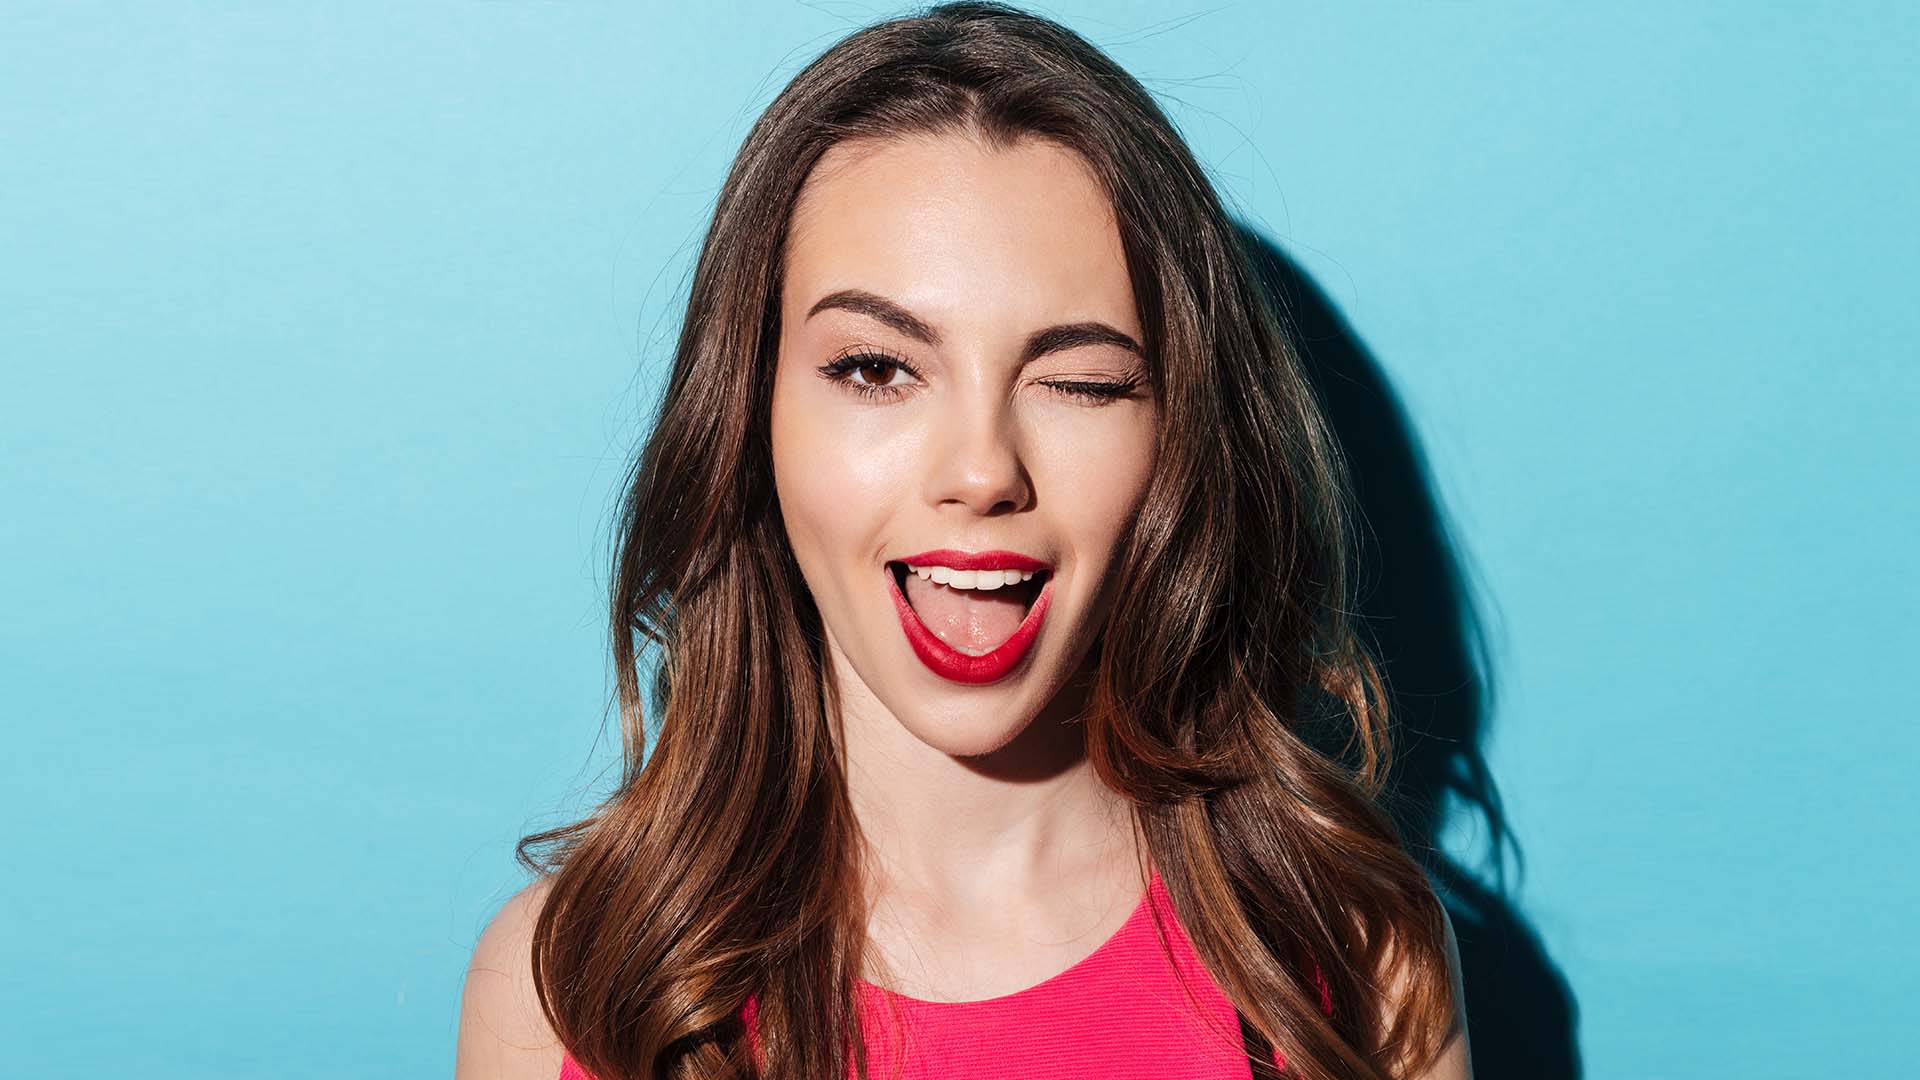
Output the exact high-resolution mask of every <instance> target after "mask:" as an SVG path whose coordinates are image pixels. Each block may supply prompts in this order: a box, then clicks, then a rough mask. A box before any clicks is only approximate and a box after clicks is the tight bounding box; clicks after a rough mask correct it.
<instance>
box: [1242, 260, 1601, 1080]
mask: <svg viewBox="0 0 1920 1080" xmlns="http://www.w3.org/2000/svg"><path fill="white" fill-rule="evenodd" d="M1240 239H1241V242H1242V243H1243V244H1244V245H1245V246H1246V249H1247V252H1248V253H1249V255H1250V256H1251V257H1252V260H1253V265H1254V268H1255V270H1256V271H1257V273H1258V275H1259V278H1260V283H1261V286H1262V288H1263V289H1264V290H1265V292H1266V294H1267V297H1268V299H1269V301H1270V302H1271V303H1272V304H1273V308H1274V310H1275V311H1276V312H1277V313H1279V315H1280V317H1281V320H1282V322H1283V323H1284V324H1285V325H1286V327H1287V330H1288V332H1289V334H1290V335H1291V336H1292V340H1293V342H1294V345H1295V347H1296V348H1297V349H1298V350H1299V352H1300V355H1301V358H1302V360H1303V361H1304V362H1305V366H1306V373H1307V377H1308V379H1309V380H1310V381H1311V382H1312V383H1313V386H1314V390H1315V391H1316V392H1317V393H1318V394H1319V396H1320V401H1321V404H1322V406H1323V407H1324V408H1325V410H1326V413H1327V416H1328V419H1329V420H1330V421H1331V423H1332V425H1333V429H1334V433H1335V435H1336V436H1337V437H1338V439H1339V441H1340V445H1341V448H1342V449H1343V450H1344V451H1345V452H1346V454H1347V458H1348V462H1349V465H1350V468H1351V470H1352V478H1353V486H1354V495H1355V500H1356V503H1357V506H1358V510H1359V514H1358V518H1357V520H1356V526H1357V530H1356V531H1357V532H1358V533H1359V534H1360V535H1359V538H1358V541H1359V544H1360V556H1361V557H1360V565H1359V567H1358V568H1357V575H1356V576H1357V579H1358V582H1359V587H1360V590H1361V598H1360V599H1361V602H1360V614H1361V618H1362V623H1363V625H1364V627H1365V630H1366V632H1367V634H1368V636H1369V637H1370V638H1371V642H1372V644H1373V646H1374V649H1375V653H1374V655H1375V656H1376V657H1378V658H1379V659H1380V661H1381V666H1382V674H1383V675H1384V676H1385V677H1386V680H1387V684H1388V686H1389V688H1390V693H1391V694H1392V703H1391V706H1392V712H1393V715H1394V716H1395V717H1396V718H1397V719H1396V722H1395V727H1394V756H1395V763H1394V767H1393V771H1392V774H1391V783H1390V784H1389V785H1388V791H1389V792H1391V793H1392V794H1391V796H1390V801H1389V803H1388V809H1389V811H1390V812H1391V813H1392V815H1393V818H1394V820H1395V822H1396V823H1397V824H1398V825H1399V827H1400V833H1401V836H1402V837H1403V838H1404V839H1405V841H1406V843H1407V846H1408V847H1409V848H1410V849H1411V850H1413V851H1414V852H1415V853H1416V856H1417V857H1421V858H1422V861H1423V863H1424V864H1425V865H1426V867H1427V871H1428V874H1429V875H1430V876H1431V878H1432V879H1433V882H1434V886H1435V889H1436V891H1437V892H1438V893H1439V894H1440V897H1441V899H1442V900H1443V901H1445V903H1446V906H1447V910H1448V912H1449V913H1450V914H1451V916H1452V918H1453V924H1454V931H1455V933H1456V935H1457V937H1458V938H1459V942H1460V965H1461V968H1462V974H1463V977H1464V980H1465V983H1466V997H1467V1028H1468V1035H1469V1041H1470V1043H1471V1045H1472V1050H1473V1071H1474V1076H1475V1078H1476V1080H1519V1078H1522V1077H1525V1078H1528V1080H1577V1078H1578V1077H1579V1076H1580V1074H1581V1066H1580V1055H1579V1049H1578V1047H1577V1046H1576V1045H1575V1031H1574V1021H1575V1002H1574V998H1573V991H1572V988H1571V986H1569V985H1568V983H1567V980H1566V978H1565V977H1564V976H1563V975H1562V974H1561V973H1560V971H1559V970H1558V969H1557V968H1556V967H1555V966H1554V965H1553V962H1552V961H1551V960H1550V959H1549V958H1548V957H1547V954H1546V950H1545V948H1544V947H1543V946H1542V944H1541V941H1540V938H1539V936H1538V935H1537V934H1536V933H1535V932H1534V931H1533V929H1532V928H1531V927H1529V926H1528V925H1527V923H1526V921H1525V919H1524V918H1522V916H1521V914H1520V912H1519V910H1518V909H1517V907H1516V906H1515V905H1514V903H1513V902H1512V900H1511V899H1510V897H1511V895H1512V890H1511V889H1510V887H1509V884H1508V867H1507V860H1506V857H1505V856H1506V851H1507V849H1508V848H1509V847H1512V849H1513V854H1514V862H1515V863H1516V864H1517V865H1518V864H1521V863H1523V859H1522V856H1521V853H1520V850H1519V847H1518V845H1517V843H1516V842H1515V840H1514V837H1513V834H1512V831H1511V829H1510V828H1509V826H1508V824H1507V819H1506V815H1505V812H1504V811H1503V810H1502V808H1501V805H1500V797H1499V793H1498V791H1497V790H1496V788H1495V785H1494V781H1493V777H1492V775H1491V774H1490V773H1489V771H1488V769H1487V763H1486V759H1485V757H1484V756H1483V754H1482V751H1481V746H1482V740H1483V739H1484V738H1485V735H1486V729H1487V721H1488V718H1489V717H1490V716H1491V714H1492V687H1493V680H1492V673H1491V668H1490V659H1489V650H1488V647H1487V642H1486V640H1485V634H1484V627H1483V623H1482V620H1481V617H1480V614H1479V612H1478V611H1477V610H1476V608H1475V604H1474V598H1473V596H1472V593H1471V590H1470V589H1469V587H1468V583H1467V577H1466V575H1465V573H1464V571H1463V568H1462V563H1461V559H1460V556H1459V554H1458V553H1457V552H1456V550H1455V545H1454V542H1453V540H1452V538H1451V537H1450V536H1449V533H1448V529H1447V522H1446V520H1445V518H1444V516H1443V514H1442V511H1441V507H1440V504H1439V500H1438V499H1437V497H1436V496H1435V494H1434V492H1433V489H1432V485H1431V483H1430V481H1429V478H1428V475H1427V467H1426V460H1425V456H1424V455H1423V454H1422V453H1421V452H1420V448H1419V446H1418V444H1417V443H1416V441H1415V438H1414V434H1413V431H1412V430H1411V428H1410V426H1409V424H1408V422H1407V417H1406V414H1405V413H1404V412H1403V411H1402V410H1401V407H1400V402H1399V399H1398V398H1397V397H1396V396H1395V395H1394V393H1393V390H1392V388H1391V387H1390V386H1388V385H1387V380H1386V377H1385V375H1384V374H1383V373H1382V372H1381V370H1380V366H1379V365H1378V364H1377V363H1375V362H1374V359H1373V356H1372V355H1371V354H1370V353H1368V352H1367V349H1366V347H1365V346H1364V345H1362V344H1361V342H1360V340H1359V338H1358V337H1357V336H1356V335H1355V334H1354V332H1353V330H1352V328H1351V327H1349V326H1348V325H1347V323H1346V320H1345V319H1343V318H1342V317H1341V315H1340V313H1339V312H1338V311H1336V310H1335V309H1334V307H1333V304H1332V303H1330V302H1329V301H1328V299H1327V297H1326V294H1325V293H1323V292H1321V291H1320V288H1319V286H1317V285H1315V284H1314V282H1313V281H1312V280H1311V279H1310V278H1308V277H1307V276H1306V274H1304V273H1303V272H1302V271H1301V270H1300V268H1299V267H1298V266H1297V265H1295V264H1294V262H1293V261H1292V260H1291V259H1289V258H1288V257H1287V256H1286V255H1285V254H1283V253H1282V252H1281V251H1280V249H1279V248H1278V247H1277V246H1275V245H1274V244H1273V243H1272V242H1270V241H1269V240H1267V239H1266V238H1265V237H1264V236H1261V235H1260V234H1259V233H1257V232H1255V231H1253V230H1252V229H1250V228H1247V227H1246V226H1244V225H1243V226H1241V227H1240ZM1455 811H1458V812H1463V813H1466V814H1469V815H1472V816H1473V817H1475V818H1477V819H1480V820H1482V821H1484V822H1485V825H1486V828H1485V830H1484V832H1485V835H1486V836H1488V837H1489V838H1490V840H1491V864H1492V871H1493V874H1492V879H1493V883H1492V884H1488V883H1487V882H1485V881H1482V880H1481V879H1480V878H1479V877H1478V876H1476V875H1475V874H1473V873H1472V872H1470V871H1469V870H1468V869H1467V868H1466V867H1463V866H1461V865H1460V864H1458V863H1456V862H1454V861H1453V860H1452V859H1450V858H1448V857H1447V856H1446V854H1445V853H1443V852H1441V851H1440V850H1439V835H1440V827H1441V825H1442V824H1443V823H1444V822H1445V821H1446V820H1447V815H1448V814H1449V813H1452V812H1455Z"/></svg>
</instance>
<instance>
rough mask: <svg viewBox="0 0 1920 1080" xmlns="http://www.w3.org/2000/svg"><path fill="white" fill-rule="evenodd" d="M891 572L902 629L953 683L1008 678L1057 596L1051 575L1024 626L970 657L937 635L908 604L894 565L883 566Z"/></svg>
mask: <svg viewBox="0 0 1920 1080" xmlns="http://www.w3.org/2000/svg"><path fill="white" fill-rule="evenodd" d="M882 569H883V570H884V571H885V572H886V575H887V591H888V592H890V593H892V594H893V610H894V611H895V612H896V613H897V614H898V615H899V616H900V628H901V629H902V630H905V631H906V632H907V643H908V644H909V645H912V646H913V655H915V656H917V657H919V658H920V662H921V663H923V664H925V665H927V670H929V671H931V672H933V673H934V674H935V675H938V676H940V677H941V678H943V679H947V680H949V681H951V682H957V683H967V684H969V685H972V686H980V685H983V684H985V683H990V682H998V681H999V680H1001V679H1004V678H1006V677H1007V673H1008V672H1010V671H1012V670H1013V669H1014V668H1015V667H1016V666H1018V665H1019V663H1020V661H1021V660H1022V659H1024V658H1025V657H1026V655H1027V651H1028V650H1029V649H1031V648H1032V647H1033V642H1034V639H1035V638H1037V637H1039V636H1040V624H1041V623H1042V622H1043V621H1045V620H1046V617H1047V601H1048V600H1050V599H1051V598H1052V596H1053V575H1052V574H1048V575H1047V580H1046V583H1045V584H1044V585H1042V586H1040V595H1039V596H1037V597H1035V598H1034V600H1033V607H1032V608H1030V609H1028V611H1027V617H1026V618H1024V619H1022V620H1020V626H1019V627H1018V628H1017V629H1015V630H1014V632H1013V636H1012V637H1009V638H1008V639H1007V640H1005V641H1003V642H1001V643H1000V646H999V648H996V649H994V650H993V651H992V652H990V653H985V654H983V655H980V656H968V655H967V654H966V653H963V652H961V651H960V650H958V649H956V648H954V647H953V646H951V645H949V644H947V643H946V642H944V641H941V640H940V639H939V638H937V637H934V636H933V631H931V630H929V629H927V624H926V623H923V622H921V621H920V616H919V614H918V613H917V612H915V611H914V610H913V605H912V604H909V603H907V597H906V594H905V593H902V592H901V591H900V582H899V581H898V580H897V579H895V578H894V576H893V568H892V567H882Z"/></svg>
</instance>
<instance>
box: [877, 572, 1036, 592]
mask: <svg viewBox="0 0 1920 1080" xmlns="http://www.w3.org/2000/svg"><path fill="white" fill-rule="evenodd" d="M907 569H908V570H909V571H911V572H912V573H913V574H914V575H915V576H916V577H918V578H919V579H920V580H922V581H931V582H933V583H934V584H936V585H951V586H952V587H954V588H956V589H977V590H981V591H992V590H994V589H998V588H1000V587H1001V586H1002V585H1018V584H1020V583H1021V582H1023V581H1032V580H1033V575H1034V571H1032V570H955V569H954V568H953V567H951V566H908V567H907Z"/></svg>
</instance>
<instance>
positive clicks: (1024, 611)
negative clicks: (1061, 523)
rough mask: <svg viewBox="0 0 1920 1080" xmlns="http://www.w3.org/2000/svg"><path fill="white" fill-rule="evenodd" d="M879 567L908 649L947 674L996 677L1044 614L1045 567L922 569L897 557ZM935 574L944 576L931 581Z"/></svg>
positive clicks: (1029, 640)
mask: <svg viewBox="0 0 1920 1080" xmlns="http://www.w3.org/2000/svg"><path fill="white" fill-rule="evenodd" d="M886 569H887V573H888V575H889V578H890V584H891V585H892V588H891V589H889V590H888V591H889V592H891V593H892V594H893V601H894V607H895V610H896V612H897V613H898V614H899V616H900V625H901V629H902V630H904V631H905V632H906V635H907V640H908V643H909V644H910V645H912V647H913V650H914V653H915V655H917V656H918V657H919V658H920V660H921V661H922V662H923V663H925V664H926V666H927V667H928V668H930V669H931V670H933V672H934V673H935V674H937V675H940V676H941V677H942V678H946V679H950V680H952V681H955V682H963V683H985V682H993V681H995V680H997V679H999V678H1002V677H1004V676H1005V675H1006V674H1007V673H1008V672H1010V671H1011V670H1012V669H1013V668H1014V667H1015V666H1017V665H1018V664H1019V662H1020V660H1021V659H1022V658H1024V657H1025V655H1026V654H1027V652H1028V650H1029V648H1030V647H1031V646H1032V644H1033V642H1034V639H1035V638H1036V637H1037V636H1038V635H1039V633H1040V627H1041V624H1042V622H1043V621H1044V619H1045V618H1046V611H1047V607H1048V599H1049V597H1050V596H1051V589H1050V588H1049V586H1050V585H1051V584H1052V578H1053V575H1052V572H1051V571H1049V570H1034V571H1032V572H1030V573H1021V572H1017V571H1001V570H980V571H959V572H948V571H946V570H944V569H942V570H941V571H938V572H929V571H915V570H913V569H910V568H909V567H908V565H907V564H906V563H904V562H898V561H896V562H890V563H888V564H887V566H886ZM936 574H937V576H940V577H945V578H949V579H950V580H948V581H945V582H942V581H936V580H934V579H933V578H934V576H936ZM989 575H991V576H989Z"/></svg>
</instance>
